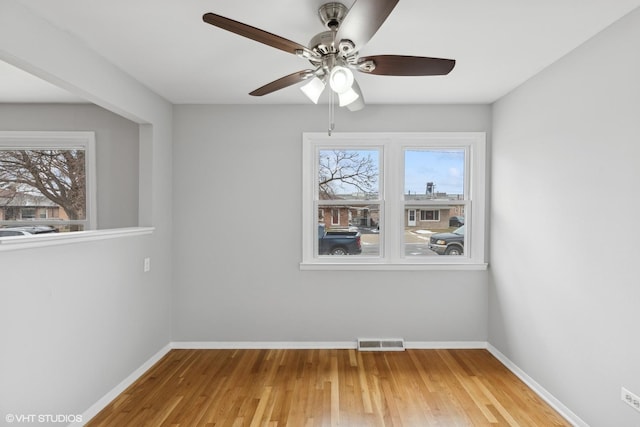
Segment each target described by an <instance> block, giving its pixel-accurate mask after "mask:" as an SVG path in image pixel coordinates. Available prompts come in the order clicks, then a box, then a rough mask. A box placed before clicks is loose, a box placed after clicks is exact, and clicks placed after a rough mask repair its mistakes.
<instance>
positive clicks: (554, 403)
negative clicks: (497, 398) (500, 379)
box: [487, 344, 589, 427]
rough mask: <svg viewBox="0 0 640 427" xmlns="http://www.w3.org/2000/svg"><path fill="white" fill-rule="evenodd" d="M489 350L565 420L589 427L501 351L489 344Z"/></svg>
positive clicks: (576, 425)
mask: <svg viewBox="0 0 640 427" xmlns="http://www.w3.org/2000/svg"><path fill="white" fill-rule="evenodd" d="M487 350H489V352H490V353H491V354H492V355H493V357H495V358H496V359H498V360H499V361H500V363H502V364H503V365H504V366H506V367H507V369H509V370H510V371H511V372H513V374H514V375H515V376H517V377H518V378H520V379H521V380H522V382H524V383H525V384H526V385H527V386H528V387H529V388H530V389H531V390H533V391H534V392H535V393H536V394H537V395H538V396H540V398H541V399H542V400H544V401H545V402H547V403H548V404H549V406H551V407H552V408H553V409H555V410H556V411H557V412H558V413H559V414H560V415H562V417H563V418H564V419H566V420H567V421H568V422H570V423H571V424H572V425H573V426H575V427H589V424H587V423H585V422H584V421H583V420H582V419H581V418H580V417H578V416H577V415H576V414H575V413H574V412H573V411H572V410H571V409H569V408H567V407H566V406H565V405H564V404H563V403H562V402H560V401H559V400H558V399H556V398H555V397H554V396H553V395H552V394H551V393H549V392H548V391H547V390H546V389H545V388H544V387H542V386H541V385H540V384H538V383H537V382H536V381H535V380H534V379H533V378H531V377H530V376H529V375H527V374H526V373H525V372H524V371H523V370H522V369H520V368H519V367H518V366H517V365H516V364H515V363H513V362H512V361H511V360H510V359H509V358H508V357H507V356H505V355H504V354H502V353H501V352H500V350H498V349H497V348H495V347H494V346H492V345H491V344H488V346H487Z"/></svg>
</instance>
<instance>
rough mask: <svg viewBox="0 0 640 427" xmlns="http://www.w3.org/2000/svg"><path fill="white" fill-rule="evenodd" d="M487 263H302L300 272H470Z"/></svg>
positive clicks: (482, 268)
mask: <svg viewBox="0 0 640 427" xmlns="http://www.w3.org/2000/svg"><path fill="white" fill-rule="evenodd" d="M487 267H488V264H487V263H481V264H470V263H466V264H461V263H448V264H446V263H440V264H416V263H404V264H399V263H395V264H383V263H377V264H374V263H342V262H340V263H304V262H301V263H300V270H323V271H331V270H334V271H344V270H352V271H416V270H420V271H428V270H449V271H455V270H458V271H469V270H477V271H482V270H486V269H487Z"/></svg>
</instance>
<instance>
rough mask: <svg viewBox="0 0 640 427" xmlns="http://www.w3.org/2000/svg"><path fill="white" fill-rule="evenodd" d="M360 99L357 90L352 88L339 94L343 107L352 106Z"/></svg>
mask: <svg viewBox="0 0 640 427" xmlns="http://www.w3.org/2000/svg"><path fill="white" fill-rule="evenodd" d="M358 98H360V96H359V95H358V94H357V93H356V91H355V90H353V89H351V88H349V90H347V91H346V92H343V93H339V94H338V99H339V102H340V106H341V107H344V106H346V105H349V104H351V103H352V102H354V101H355V100H357V99H358Z"/></svg>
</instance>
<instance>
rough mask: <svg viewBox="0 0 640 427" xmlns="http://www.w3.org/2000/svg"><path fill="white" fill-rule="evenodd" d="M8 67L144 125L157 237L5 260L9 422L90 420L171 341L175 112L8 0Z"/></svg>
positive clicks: (144, 174) (3, 383)
mask: <svg viewBox="0 0 640 427" xmlns="http://www.w3.org/2000/svg"><path fill="white" fill-rule="evenodd" d="M0 60H4V61H6V62H9V63H11V64H13V65H15V66H19V67H21V68H23V69H25V70H27V71H29V72H32V73H34V74H36V75H38V76H39V77H43V78H45V79H48V80H50V81H52V82H54V83H56V84H59V85H60V86H62V87H64V88H66V89H68V90H70V91H72V92H73V93H75V94H78V95H81V96H84V97H85V98H87V99H88V100H90V101H92V102H94V103H96V104H98V105H100V106H102V107H104V108H107V109H109V110H111V111H115V112H116V113H117V114H119V115H122V116H124V117H126V118H127V119H129V120H133V121H135V122H136V123H138V124H140V177H139V186H140V204H139V208H138V211H139V218H140V219H139V222H140V224H141V225H153V226H154V227H156V229H155V231H154V233H153V234H152V235H146V236H138V237H127V238H116V239H111V240H101V241H93V242H87V243H79V244H69V245H61V246H55V247H47V248H39V249H24V250H17V251H13V252H1V253H0V272H1V274H0V302H1V303H0V304H1V309H0V346H1V348H0V413H1V414H2V416H3V418H2V419H3V420H4V416H5V415H6V414H49V413H53V414H82V413H83V412H84V411H85V410H87V409H88V408H89V406H91V405H93V404H94V403H95V402H97V401H98V400H99V399H100V398H101V397H103V396H104V395H105V394H106V393H107V392H109V391H110V390H112V389H113V387H115V386H116V385H117V384H119V383H120V382H121V381H122V380H124V379H125V378H126V377H127V376H128V375H129V374H131V373H132V372H134V370H136V369H137V368H138V367H140V366H141V365H142V364H143V363H144V362H145V361H147V360H148V359H149V358H150V357H151V356H153V355H154V354H156V353H157V352H158V351H159V350H161V349H163V348H164V347H165V346H166V345H167V343H168V342H169V341H170V329H171V327H170V321H171V318H170V287H171V256H170V255H171V203H170V200H171V173H172V172H171V134H172V130H171V123H172V120H171V119H172V107H171V105H170V104H168V103H167V102H165V101H164V100H162V99H161V98H160V97H158V96H157V95H155V94H153V93H152V92H150V91H149V90H148V89H146V88H145V87H143V86H142V85H140V84H139V83H138V82H136V81H135V80H133V79H132V78H131V77H130V76H128V75H125V74H124V73H122V71H120V70H119V69H118V68H116V67H115V66H113V65H112V64H110V63H108V62H107V61H105V59H104V58H103V57H101V56H100V55H98V54H96V53H95V52H92V51H91V50H89V49H88V48H87V47H86V46H85V45H83V44H81V43H78V42H77V40H75V39H74V38H73V37H71V36H70V35H69V34H68V33H66V32H64V31H60V30H58V29H57V28H55V27H53V26H51V25H50V24H48V23H47V22H45V21H43V20H42V19H40V18H38V17H37V16H34V15H32V14H31V13H30V12H29V10H28V9H27V8H25V7H23V6H22V5H21V4H20V2H18V1H14V0H3V1H2V2H0ZM144 257H151V258H152V271H151V272H150V273H147V274H142V262H143V258H144Z"/></svg>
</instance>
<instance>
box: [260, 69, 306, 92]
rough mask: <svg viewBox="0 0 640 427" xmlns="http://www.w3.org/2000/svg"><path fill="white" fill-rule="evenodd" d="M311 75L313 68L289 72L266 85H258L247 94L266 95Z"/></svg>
mask: <svg viewBox="0 0 640 427" xmlns="http://www.w3.org/2000/svg"><path fill="white" fill-rule="evenodd" d="M313 75H314V74H313V70H302V71H296V72H295V73H291V74H289V75H288V76H284V77H281V78H279V79H278V80H274V81H272V82H271V83H267V84H266V85H264V86H262V87H259V88H258V89H256V90H254V91H253V92H251V93H249V95H252V96H262V95H267V94H269V93H271V92H275V91H277V90H280V89H284V88H285V87H289V86H291V85H294V84H296V83H300V82H301V81H303V80H306V79H308V78H309V77H312V76H313Z"/></svg>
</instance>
